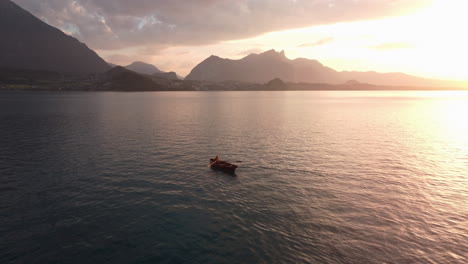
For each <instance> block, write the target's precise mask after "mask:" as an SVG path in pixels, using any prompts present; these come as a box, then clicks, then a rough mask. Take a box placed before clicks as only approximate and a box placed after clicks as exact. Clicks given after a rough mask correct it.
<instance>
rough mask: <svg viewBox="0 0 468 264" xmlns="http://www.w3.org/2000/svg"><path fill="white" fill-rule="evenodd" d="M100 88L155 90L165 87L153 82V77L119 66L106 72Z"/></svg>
mask: <svg viewBox="0 0 468 264" xmlns="http://www.w3.org/2000/svg"><path fill="white" fill-rule="evenodd" d="M103 80H104V81H103V82H102V83H100V85H98V86H99V90H112V91H155V90H161V89H163V88H164V87H162V86H161V85H159V84H157V83H155V82H153V80H151V78H149V77H147V76H144V75H141V74H138V73H136V72H133V71H131V70H128V69H126V68H124V67H121V66H117V67H114V68H112V69H111V70H109V71H107V72H106V73H105V74H104V78H103Z"/></svg>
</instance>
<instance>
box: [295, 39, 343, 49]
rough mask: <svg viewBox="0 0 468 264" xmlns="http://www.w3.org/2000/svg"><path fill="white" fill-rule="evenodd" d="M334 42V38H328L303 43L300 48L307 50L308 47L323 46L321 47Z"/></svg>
mask: <svg viewBox="0 0 468 264" xmlns="http://www.w3.org/2000/svg"><path fill="white" fill-rule="evenodd" d="M334 40H335V39H334V38H332V37H328V38H323V39H320V40H317V41H315V42H311V43H303V44H301V45H299V46H298V47H299V48H307V47H315V46H321V45H325V44H328V43H330V42H333V41H334Z"/></svg>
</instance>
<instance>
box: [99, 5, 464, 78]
mask: <svg viewBox="0 0 468 264" xmlns="http://www.w3.org/2000/svg"><path fill="white" fill-rule="evenodd" d="M466 10H468V1H465V0H434V1H432V3H431V4H430V5H428V6H426V7H425V8H423V9H420V10H419V11H417V12H416V13H412V14H407V15H403V16H399V17H392V18H385V19H379V20H372V21H358V22H346V23H337V24H331V25H321V26H313V27H308V28H301V29H291V30H286V31H278V32H271V33H267V34H264V35H261V36H257V37H254V38H249V39H242V40H233V41H224V42H221V43H216V44H212V45H203V46H174V47H169V48H167V49H165V50H164V51H163V52H160V53H158V54H155V55H154V56H151V57H148V56H147V55H145V57H144V58H141V60H145V61H149V62H153V63H155V64H156V65H158V66H160V67H162V68H163V69H167V70H175V71H177V72H178V73H180V74H182V75H186V74H188V73H189V71H190V70H191V69H192V68H193V67H194V66H196V64H198V63H199V62H200V61H202V60H203V59H205V58H207V57H208V56H210V55H213V54H214V55H218V56H220V57H224V58H232V59H239V58H242V57H244V56H246V55H247V54H248V53H250V52H254V53H258V52H262V51H266V50H269V49H276V50H285V51H286V55H287V57H288V58H290V59H294V58H300V57H302V58H310V59H317V60H319V61H320V62H322V63H323V64H324V65H326V66H329V67H331V68H333V69H336V70H340V71H343V70H345V71H346V70H347V71H378V72H405V73H408V74H412V75H417V76H422V77H428V78H437V79H448V80H459V81H466V82H467V84H466V86H467V87H468V48H467V47H468V34H466V33H465V31H466V29H465V27H466V25H468V16H467V15H466V14H465V13H466ZM103 53H104V55H105V52H103ZM181 54H183V56H181ZM129 57H130V56H129ZM175 58H176V59H175Z"/></svg>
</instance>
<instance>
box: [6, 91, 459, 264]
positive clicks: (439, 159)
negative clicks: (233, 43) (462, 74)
mask: <svg viewBox="0 0 468 264" xmlns="http://www.w3.org/2000/svg"><path fill="white" fill-rule="evenodd" d="M216 155H220V157H221V158H222V159H224V160H227V161H232V162H234V163H236V164H238V165H239V169H238V170H237V176H236V177H232V176H230V175H228V174H224V173H222V172H216V171H212V170H211V169H210V168H208V167H207V165H208V164H209V158H213V157H214V156H216ZM0 263H438V264H444V263H451V264H452V263H468V92H411V91H405V92H402V91H399V92H390V91H388V92H365V91H363V92H340V91H337V92H155V93H111V92H104V93H97V92H77V93H72V92H63V93H60V92H55V93H54V92H50V93H49V92H36V93H34V92H4V93H0Z"/></svg>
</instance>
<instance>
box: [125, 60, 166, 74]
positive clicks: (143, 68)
mask: <svg viewBox="0 0 468 264" xmlns="http://www.w3.org/2000/svg"><path fill="white" fill-rule="evenodd" d="M124 68H126V69H128V70H131V71H134V72H138V73H141V74H148V75H153V74H155V73H157V72H161V71H160V70H159V69H158V68H156V66H154V65H153V64H149V63H145V62H141V61H135V62H134V63H132V64H130V65H127V66H124Z"/></svg>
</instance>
